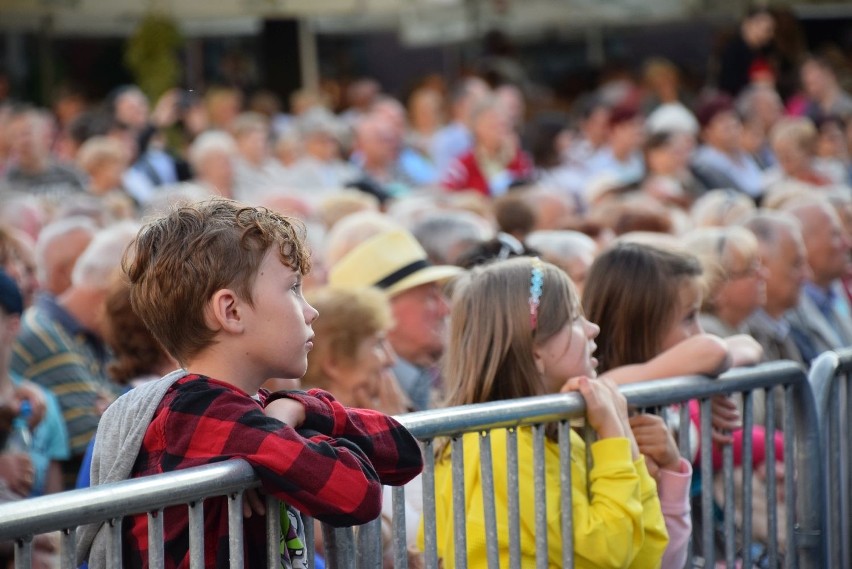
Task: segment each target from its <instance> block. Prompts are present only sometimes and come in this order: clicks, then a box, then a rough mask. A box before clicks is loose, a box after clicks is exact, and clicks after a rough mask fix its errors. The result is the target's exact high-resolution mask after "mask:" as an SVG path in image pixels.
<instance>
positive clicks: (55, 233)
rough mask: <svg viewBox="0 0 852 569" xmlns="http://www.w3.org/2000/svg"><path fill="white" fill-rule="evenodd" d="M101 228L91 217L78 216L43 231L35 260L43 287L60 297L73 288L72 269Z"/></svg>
mask: <svg viewBox="0 0 852 569" xmlns="http://www.w3.org/2000/svg"><path fill="white" fill-rule="evenodd" d="M97 231H98V227H97V226H96V225H95V223H94V222H93V221H92V220H91V219H89V218H88V217H82V216H76V217H69V218H65V219H60V220H57V221H54V222H53V223H51V224H49V225H47V226H45V228H44V229H42V230H41V233H39V236H38V241H37V242H36V248H35V263H36V271H37V278H38V283H39V289H40V290H41V291H42V292H45V293H47V294H51V295H53V296H59V295H60V294H62V293H63V292H65V291H66V290H68V289H69V288H71V272H72V271H73V270H74V265H75V263H76V262H77V259H78V258H79V257H80V255H82V254H83V251H85V250H86V247H88V246H89V243H90V242H91V241H92V238H93V237H94V235H95V233H96V232H97Z"/></svg>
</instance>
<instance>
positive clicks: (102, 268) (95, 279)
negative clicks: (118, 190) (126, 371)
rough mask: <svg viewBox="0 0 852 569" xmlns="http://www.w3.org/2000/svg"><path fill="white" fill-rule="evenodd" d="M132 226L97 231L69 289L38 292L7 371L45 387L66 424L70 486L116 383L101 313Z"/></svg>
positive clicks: (65, 468)
mask: <svg viewBox="0 0 852 569" xmlns="http://www.w3.org/2000/svg"><path fill="white" fill-rule="evenodd" d="M137 229H138V227H137V226H136V224H134V223H131V222H122V223H119V224H116V225H113V226H111V227H109V228H107V229H103V230H101V231H99V232H98V233H97V234H96V235H95V237H94V238H93V239H92V242H91V243H89V245H88V247H86V250H85V251H84V252H83V254H82V255H81V256H80V258H79V259H78V260H77V263H76V264H75V265H74V270H73V272H72V273H71V287H70V288H69V289H68V290H66V291H65V292H63V293H62V294H61V295H60V296H58V297H53V296H51V295H42V296H40V297H39V298H38V299H37V300H36V302H35V304H34V305H33V306H32V307H31V308H29V309H28V310H27V311H26V312H25V313H24V316H23V319H22V321H21V330H20V333H19V334H18V338H17V340H16V342H15V346H14V349H13V354H12V364H11V369H12V371H13V372H14V373H16V374H18V375H20V376H22V377H25V378H27V379H30V380H31V381H33V382H35V383H37V384H39V385H41V386H42V387H44V388H46V389H48V390H50V391H51V392H52V393H53V394H54V395H55V396H56V398H57V399H58V401H59V406H60V408H61V410H62V414H63V417H64V419H65V424H66V426H67V428H68V436H69V443H70V448H71V459H70V460H69V461H67V462H66V463H64V464H63V473H64V474H65V480H66V487H73V481H74V480H75V479H76V476H77V471H78V470H79V466H80V461H81V460H82V457H83V453H84V452H85V450H86V445H87V444H88V443H89V439H91V437H92V435H94V433H95V430H96V429H97V426H98V419H99V418H100V414H101V411H102V410H103V407H104V406H105V405H106V404H108V403H109V402H110V401H111V399H112V398H113V397H114V396H115V394H116V390H117V386H115V385H113V384H111V383H110V382H109V380H108V378H107V375H106V369H105V368H106V363H107V359H108V352H107V349H106V347H105V346H104V344H103V341H102V340H101V337H102V335H101V311H102V307H103V303H104V299H105V297H106V292H107V288H108V285H109V283H110V282H111V279H112V278H113V276H114V272H115V271H116V269H117V268H118V267H119V265H120V263H121V258H122V255H123V254H124V250H125V248H126V247H127V245H128V244H129V243H130V241H131V240H132V239H133V238H134V237H135V236H136V232H137Z"/></svg>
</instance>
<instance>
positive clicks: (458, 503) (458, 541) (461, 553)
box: [450, 436, 467, 569]
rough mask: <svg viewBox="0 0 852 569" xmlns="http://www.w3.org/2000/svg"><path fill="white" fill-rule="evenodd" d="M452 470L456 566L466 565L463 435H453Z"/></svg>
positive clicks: (461, 568) (463, 566) (461, 567)
mask: <svg viewBox="0 0 852 569" xmlns="http://www.w3.org/2000/svg"><path fill="white" fill-rule="evenodd" d="M450 456H451V463H452V470H453V535H454V536H455V540H454V544H453V546H454V548H455V561H456V567H459V568H460V569H464V568H465V567H467V527H466V524H465V516H466V515H467V511H466V500H465V495H464V437H462V436H458V437H455V438H454V439H453V441H452V452H451V453H450Z"/></svg>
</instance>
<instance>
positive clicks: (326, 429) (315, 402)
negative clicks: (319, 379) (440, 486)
mask: <svg viewBox="0 0 852 569" xmlns="http://www.w3.org/2000/svg"><path fill="white" fill-rule="evenodd" d="M282 397H287V398H290V399H294V400H296V401H298V402H299V403H301V404H302V405H303V406H304V407H305V421H304V422H303V423H302V425H301V426H300V427H299V429H300V430H302V429H305V430H309V431H315V432H317V433H322V434H324V435H327V436H329V437H332V438H334V439H345V440H347V441H349V442H350V443H352V444H354V445H356V446H357V448H359V449H360V450H361V451H362V452H364V454H365V455H366V456H367V458H368V459H369V460H370V463H371V464H372V466H373V468H375V470H376V473H377V474H378V476H379V480H380V481H381V483H382V484H388V485H391V486H401V485H403V484H406V483H407V482H408V481H410V480H411V479H413V478H414V477H415V476H417V475H418V474H420V472H421V471H422V470H423V455H422V453H421V451H420V445H419V444H418V443H417V439H415V438H414V437H413V436H412V435H411V433H409V432H408V430H407V429H406V428H405V427H403V426H402V425H400V424H399V422H397V421H396V420H395V419H393V418H392V417H389V416H388V415H385V414H383V413H380V412H378V411H373V410H370V409H357V408H354V407H346V406H344V405H342V404H341V403H340V402H338V401H337V400H336V399H335V398H334V397H333V396H332V395H331V394H330V393H328V392H326V391H323V390H321V389H311V390H310V391H308V392H302V391H280V392H277V393H273V394H271V395H270V396H269V397H268V398H267V399H266V401H265V404H266V405H268V404H269V403H271V402H272V401H274V400H276V399H280V398H282Z"/></svg>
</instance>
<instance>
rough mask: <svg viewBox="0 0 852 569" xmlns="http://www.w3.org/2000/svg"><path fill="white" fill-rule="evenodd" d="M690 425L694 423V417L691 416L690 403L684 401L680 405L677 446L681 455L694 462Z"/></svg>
mask: <svg viewBox="0 0 852 569" xmlns="http://www.w3.org/2000/svg"><path fill="white" fill-rule="evenodd" d="M690 425H692V419H691V418H690V416H689V404H688V403H687V402H684V403H683V404H682V405H681V406H680V409H679V415H678V427H677V428H678V432H677V446H678V449H679V450H680V455H681V456H682V457H684V458H685V459H686V460H688V461H690V462H692V445H691V444H690V441H689V431H690Z"/></svg>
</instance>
